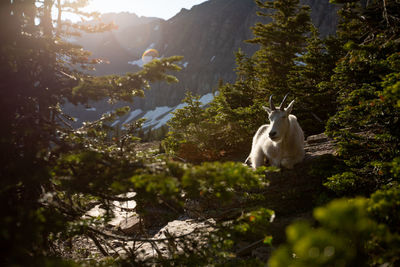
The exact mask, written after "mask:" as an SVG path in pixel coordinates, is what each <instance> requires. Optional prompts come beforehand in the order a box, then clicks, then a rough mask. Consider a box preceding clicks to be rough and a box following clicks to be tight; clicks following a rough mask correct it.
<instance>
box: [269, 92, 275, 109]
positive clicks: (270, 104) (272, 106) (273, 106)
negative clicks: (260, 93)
mask: <svg viewBox="0 0 400 267" xmlns="http://www.w3.org/2000/svg"><path fill="white" fill-rule="evenodd" d="M273 96H274V95H271V96H270V97H269V106H270V107H271V109H272V110H276V108H275V105H274V103H272V97H273Z"/></svg>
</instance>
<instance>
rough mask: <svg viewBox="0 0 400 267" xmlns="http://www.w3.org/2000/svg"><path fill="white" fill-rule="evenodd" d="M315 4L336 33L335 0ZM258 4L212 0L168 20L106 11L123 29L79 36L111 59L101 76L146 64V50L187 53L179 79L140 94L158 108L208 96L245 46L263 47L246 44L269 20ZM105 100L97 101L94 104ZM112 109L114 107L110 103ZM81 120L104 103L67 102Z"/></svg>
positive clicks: (138, 103) (320, 19)
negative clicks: (74, 104) (186, 97)
mask: <svg viewBox="0 0 400 267" xmlns="http://www.w3.org/2000/svg"><path fill="white" fill-rule="evenodd" d="M301 2H302V3H303V4H307V5H310V7H311V9H312V14H311V16H312V20H313V22H314V24H315V25H316V26H317V27H318V28H319V30H320V33H321V35H323V36H326V35H329V34H333V33H334V32H335V27H336V24H337V16H336V8H335V7H334V6H333V5H331V4H329V0H302V1H301ZM257 10H258V8H257V6H256V4H255V3H254V1H253V0H209V1H207V2H204V3H202V4H200V5H197V6H194V7H192V9H190V10H187V9H182V10H181V11H180V12H179V13H178V14H177V15H175V16H174V17H173V18H171V19H169V20H167V21H165V20H161V19H157V18H145V17H138V16H136V15H134V14H129V13H120V14H106V15H103V20H104V21H105V22H111V21H114V22H115V23H116V24H117V25H118V26H119V28H118V30H116V31H112V32H107V33H101V34H94V35H84V36H82V37H81V38H78V39H76V40H74V41H75V42H76V43H78V44H81V45H82V46H83V47H84V48H85V49H87V50H89V51H92V52H93V56H94V57H101V58H106V59H107V60H108V61H110V64H103V65H100V66H98V67H97V71H96V72H95V73H94V74H96V75H104V74H113V73H118V74H122V73H126V72H132V71H136V70H138V69H140V67H141V66H142V64H143V62H142V60H141V56H142V54H143V52H144V51H145V50H146V49H149V48H154V49H157V50H158V52H159V55H160V56H161V57H168V56H173V55H181V56H184V59H183V60H182V62H180V65H181V66H182V71H180V72H179V73H177V74H176V76H177V78H178V79H179V81H180V82H179V83H178V84H172V85H167V84H165V83H160V84H158V83H157V84H153V85H152V89H151V90H150V91H147V92H146V97H145V98H144V99H136V100H135V103H134V107H135V109H140V110H142V111H148V110H154V109H156V107H171V110H172V107H175V106H177V105H178V104H179V103H180V102H181V100H182V99H183V97H184V95H185V92H186V91H191V92H194V93H195V94H198V95H205V94H208V93H210V92H212V91H213V90H215V89H216V87H217V84H218V81H219V80H222V81H224V82H232V81H234V79H235V73H234V71H233V70H234V68H235V57H234V53H235V52H237V51H238V49H239V48H240V49H242V50H243V51H244V52H245V53H246V54H248V55H251V54H252V53H253V52H254V51H256V50H257V46H255V45H252V44H247V43H244V41H245V40H248V39H251V38H252V31H251V26H253V25H254V24H255V23H256V22H259V21H261V22H263V23H265V22H268V18H260V17H258V16H257V15H256V12H257ZM99 105H100V106H104V105H105V104H104V103H101V104H94V107H96V108H98V106H99ZM110 109H111V108H110ZM67 111H69V112H72V113H73V114H72V115H73V116H74V117H78V118H80V120H81V121H82V120H87V119H92V117H96V116H99V114H98V113H100V111H102V110H101V108H100V109H97V110H96V112H93V110H91V113H90V111H89V113H87V111H86V110H85V108H84V107H78V108H77V107H72V106H70V107H67Z"/></svg>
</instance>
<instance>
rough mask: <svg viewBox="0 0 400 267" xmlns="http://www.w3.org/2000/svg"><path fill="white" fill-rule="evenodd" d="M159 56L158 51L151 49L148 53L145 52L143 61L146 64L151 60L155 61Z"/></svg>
mask: <svg viewBox="0 0 400 267" xmlns="http://www.w3.org/2000/svg"><path fill="white" fill-rule="evenodd" d="M158 56H159V54H158V51H157V50H156V49H154V48H150V49H147V50H146V51H144V53H143V55H142V61H143V62H144V63H148V62H150V61H151V60H153V59H154V58H157V57H158Z"/></svg>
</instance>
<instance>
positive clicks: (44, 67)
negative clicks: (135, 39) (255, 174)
mask: <svg viewBox="0 0 400 267" xmlns="http://www.w3.org/2000/svg"><path fill="white" fill-rule="evenodd" d="M86 3H87V1H60V0H57V1H53V0H44V1H35V0H28V1H24V0H9V1H2V2H1V4H0V12H1V17H0V20H1V21H0V22H1V25H0V50H1V54H0V63H1V64H0V77H1V78H0V79H1V81H0V87H1V88H0V108H1V111H0V120H1V123H2V127H3V129H4V130H2V131H1V136H0V148H1V150H2V151H3V153H2V155H1V164H2V166H3V167H2V169H1V173H0V176H1V177H2V179H1V182H0V183H1V191H0V201H1V206H2V212H3V213H2V216H1V219H0V228H1V233H0V235H1V237H0V240H1V241H0V242H1V245H2V246H1V247H2V248H3V249H2V251H1V255H2V256H1V258H2V260H1V262H2V263H3V264H5V265H12V264H20V265H27V264H29V265H44V264H45V262H44V259H45V258H44V257H46V256H49V253H50V236H51V234H55V233H57V232H59V231H61V230H65V229H66V227H67V224H66V222H68V221H70V220H71V219H72V218H75V217H76V216H78V214H77V213H74V210H73V209H71V210H69V209H68V208H66V207H68V205H66V204H65V202H63V201H61V202H60V203H59V204H60V206H59V207H58V208H56V207H55V206H47V204H45V203H43V202H41V199H42V197H43V196H44V195H45V194H44V192H47V191H51V190H53V189H54V188H55V187H56V184H55V182H54V179H53V178H54V173H55V172H54V169H53V168H54V166H55V165H57V164H58V163H57V161H58V160H59V159H60V155H62V154H68V153H73V152H76V151H80V153H84V152H83V151H85V150H86V151H87V150H90V147H91V146H92V147H93V145H94V144H96V142H97V141H96V142H95V141H94V139H93V138H92V140H86V141H85V142H82V137H83V133H82V132H85V134H87V135H88V136H93V135H95V134H96V133H101V134H100V135H99V138H102V139H104V142H106V141H107V138H106V137H107V134H105V132H104V134H103V132H102V131H100V128H101V127H100V126H99V125H101V124H103V122H104V121H106V120H107V119H109V118H110V117H112V116H104V117H103V118H102V119H101V120H100V122H98V123H97V124H96V123H94V124H92V126H93V125H96V127H97V128H96V127H92V128H91V130H90V131H89V130H85V129H82V132H74V131H73V130H72V128H69V126H68V125H69V122H68V120H69V117H68V115H67V114H63V112H62V110H61V108H60V106H61V105H62V104H63V103H64V102H65V101H66V100H69V101H71V102H73V103H78V102H81V103H85V102H86V101H87V100H88V99H90V98H95V99H99V98H104V97H111V98H113V99H116V100H127V99H132V97H133V96H134V95H135V94H139V95H140V93H141V92H142V89H143V88H145V87H146V86H148V83H149V82H150V81H155V80H168V81H172V80H173V79H174V78H173V77H172V76H169V75H167V74H166V71H167V70H176V69H178V67H177V66H176V65H174V64H172V63H173V62H174V61H176V60H179V58H171V59H163V60H160V61H154V62H152V63H150V64H149V65H147V66H145V67H144V69H143V70H142V71H140V72H139V73H133V74H132V73H131V74H127V75H126V76H123V77H119V76H108V77H91V76H88V75H86V74H85V73H84V72H82V70H85V69H88V68H92V67H93V66H94V65H95V64H96V63H98V62H99V60H98V59H89V56H90V53H89V52H87V51H84V50H83V49H81V47H79V46H77V45H73V44H70V43H68V42H66V41H65V40H66V38H65V37H68V36H70V35H72V34H78V33H79V32H82V31H85V32H99V31H104V30H109V29H111V28H113V27H114V26H113V25H106V24H100V25H98V26H93V25H90V24H85V23H80V24H70V23H64V22H63V21H62V14H63V13H64V12H73V13H76V14H78V15H79V16H81V17H82V18H91V17H92V15H96V14H88V13H85V12H82V11H81V10H80V8H81V7H83V6H84V5H85V4H86ZM54 11H55V12H58V16H57V20H56V21H53V16H52V13H53V12H54ZM117 115H118V112H117V113H115V114H114V115H113V116H117ZM88 126H90V125H87V128H90V127H88ZM104 127H105V126H104ZM104 127H103V129H105V128H104ZM90 166H92V167H94V165H93V164H92V165H90ZM92 178H93V177H92ZM59 190H60V191H59V192H64V193H65V192H66V190H67V188H62V189H61V188H59ZM81 190H85V189H84V188H81ZM64 193H60V195H62V194H64ZM57 198H58V199H62V200H64V199H63V198H59V196H57ZM63 203H64V204H65V206H63V205H64V204H63ZM47 260H50V258H47Z"/></svg>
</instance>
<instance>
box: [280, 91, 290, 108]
mask: <svg viewBox="0 0 400 267" xmlns="http://www.w3.org/2000/svg"><path fill="white" fill-rule="evenodd" d="M288 95H289V93H287V94H286V95H285V97H284V98H283V100H282V103H281V105H280V107H279V109H280V110H282V111H284V110H285V106H284V105H285V102H286V98H287V97H288Z"/></svg>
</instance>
